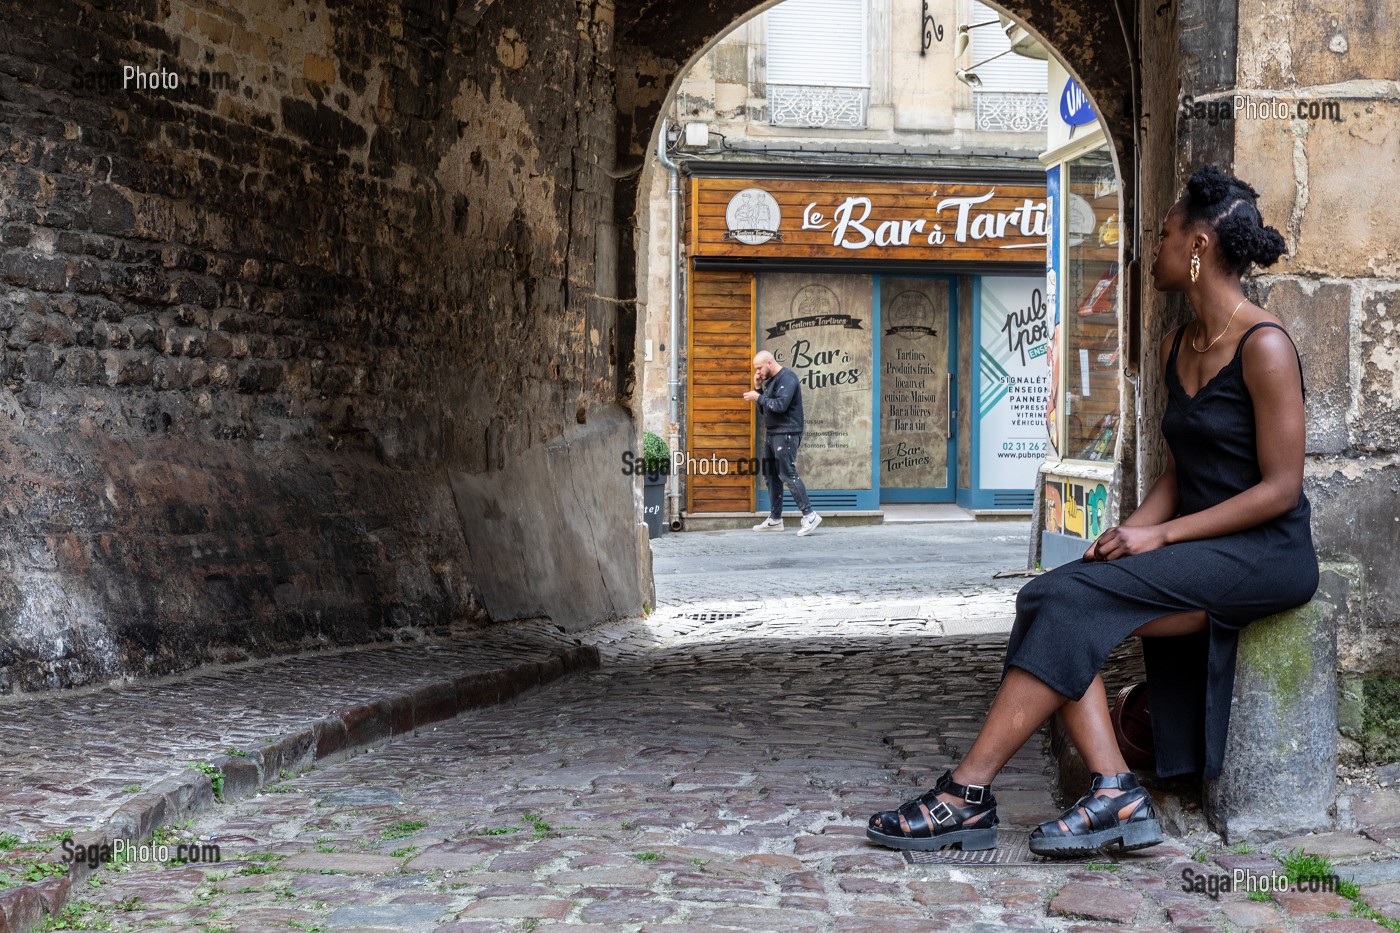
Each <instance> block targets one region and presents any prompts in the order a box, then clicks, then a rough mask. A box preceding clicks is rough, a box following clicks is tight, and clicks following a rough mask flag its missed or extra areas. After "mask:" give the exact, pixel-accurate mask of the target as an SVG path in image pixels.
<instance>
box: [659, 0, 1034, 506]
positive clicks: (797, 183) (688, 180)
mask: <svg viewBox="0 0 1400 933" xmlns="http://www.w3.org/2000/svg"><path fill="white" fill-rule="evenodd" d="M960 37H961V38H960ZM1024 39H1025V37H1024V36H1021V35H1017V34H1016V33H1014V32H1013V33H1012V34H1011V35H1008V34H1007V31H1006V30H1005V29H1004V28H1003V22H1002V21H1001V20H1000V19H999V18H998V16H997V15H996V14H995V13H993V12H992V11H990V10H989V9H988V8H986V7H983V6H982V5H981V4H977V3H971V2H966V0H957V2H949V3H944V4H939V5H934V4H928V5H925V4H922V3H914V2H911V0H788V2H786V3H783V4H780V5H779V6H777V7H773V8H771V9H770V10H769V11H768V12H766V13H764V14H762V15H760V16H758V17H755V18H753V19H750V20H748V21H747V22H745V23H743V24H741V25H740V26H739V27H738V28H736V29H735V30H734V31H733V32H731V33H730V34H729V35H727V36H726V37H725V38H724V39H722V40H721V41H720V42H719V43H718V44H717V45H716V46H715V47H713V48H712V49H711V50H710V51H709V52H708V53H706V54H705V55H704V56H702V57H701V58H700V59H699V60H698V61H697V62H696V63H695V64H694V66H693V67H692V69H691V70H690V72H689V73H688V75H687V76H686V78H685V79H684V80H683V82H682V83H681V85H680V87H679V90H678V92H677V95H676V99H675V108H674V111H673V113H672V114H671V120H672V121H673V124H674V126H675V133H676V139H675V143H674V146H673V156H674V158H675V159H676V160H677V162H678V163H679V165H680V167H681V171H682V174H683V176H684V177H683V179H682V183H683V193H684V197H683V199H682V200H683V204H684V214H685V216H684V218H683V221H682V226H683V230H684V237H685V243H684V253H685V256H684V260H683V262H682V263H681V266H682V270H683V279H682V281H681V285H680V288H681V289H682V295H683V296H684V300H683V301H682V308H683V310H682V318H683V320H682V321H681V322H680V328H679V330H680V332H681V334H682V335H683V336H682V338H681V340H680V341H678V349H679V351H680V353H681V358H680V361H679V362H680V386H679V388H680V393H681V395H682V396H683V403H682V404H680V405H679V406H678V407H679V412H678V414H679V418H678V421H679V422H680V425H679V426H678V429H677V431H676V432H675V433H674V434H672V435H671V436H673V437H675V438H676V439H677V442H678V444H679V446H680V447H682V448H683V452H682V453H683V458H682V459H681V460H680V461H678V462H682V463H684V464H685V465H686V469H684V470H682V471H680V473H679V476H678V478H677V482H678V485H679V486H680V487H682V488H681V489H680V490H678V491H679V492H680V493H681V496H680V497H679V499H678V500H677V503H676V504H677V506H679V507H680V508H683V509H684V511H685V512H686V513H687V514H690V515H703V514H709V515H715V514H725V513H743V512H752V511H753V510H755V509H764V508H767V507H768V502H767V494H766V491H765V490H764V489H762V488H761V482H760V481H758V480H757V478H756V477H755V476H754V475H753V471H752V470H751V469H747V468H746V467H748V466H750V465H751V459H752V457H753V455H754V450H755V445H756V439H757V436H758V429H757V425H756V424H755V421H754V411H753V406H752V405H751V404H750V403H746V402H744V401H743V400H742V398H740V396H741V394H742V392H743V391H745V390H746V389H747V388H748V386H749V383H750V381H751V371H750V358H751V357H752V355H753V353H754V352H755V351H756V350H758V349H770V350H772V351H773V352H774V353H775V355H776V356H777V357H778V358H779V359H780V360H781V361H782V362H783V363H784V365H788V366H791V367H792V368H793V369H794V370H795V371H797V372H798V374H799V377H800V378H801V379H802V380H803V386H804V400H805V401H806V407H807V413H808V433H807V436H806V438H805V439H804V441H803V452H802V456H801V465H802V470H803V473H804V478H805V479H806V481H807V484H808V487H809V490H811V491H812V492H813V498H814V502H815V503H816V505H817V507H818V508H822V509H828V510H841V511H858V512H869V511H876V510H878V509H880V508H881V506H882V504H888V503H895V502H957V503H958V504H960V505H963V506H965V507H967V508H971V509H977V510H982V509H987V510H993V509H1000V510H1029V509H1030V508H1031V506H1032V504H1033V499H1034V493H1035V487H1036V469H1037V467H1038V466H1039V464H1040V463H1041V461H1042V460H1043V459H1044V457H1045V453H1046V446H1047V441H1046V437H1045V432H1044V427H1043V418H1044V412H1045V401H1044V399H1045V396H1046V394H1047V393H1048V383H1049V379H1048V375H1047V371H1046V368H1045V361H1044V360H1043V358H1042V357H1043V354H1044V353H1045V345H1046V340H1047V338H1048V324H1047V322H1046V314H1047V311H1046V294H1047V292H1046V287H1045V284H1046V283H1045V278H1044V276H1045V268H1046V252H1045V247H1046V243H1047V241H1048V234H1049V214H1048V208H1047V204H1046V200H1045V170H1044V167H1043V165H1042V164H1041V162H1040V161H1039V158H1038V157H1039V155H1040V154H1041V153H1042V152H1043V151H1044V149H1045V139H1046V135H1045V134H1046V113H1047V110H1046V87H1047V85H1046V62H1045V60H1044V58H1043V57H1042V58H1033V57H1029V56H1027V55H1025V54H1021V52H1023V51H1025V50H1026V48H1027V47H1028V46H1029V45H1031V43H1028V42H1026V41H1024ZM1017 43H1019V47H1018V48H1019V50H1018V51H1013V49H1012V45H1013V44H1017ZM1041 54H1042V55H1043V52H1042V53H1041ZM960 72H962V73H964V74H965V73H967V72H971V73H972V74H973V77H972V78H970V79H968V80H961V79H960V78H959V73H960ZM666 184H667V179H666V177H665V175H664V173H660V172H658V173H655V175H654V176H653V178H652V179H651V187H650V190H651V193H652V200H651V203H652V205H654V206H653V209H652V211H651V214H650V216H651V230H650V233H651V236H650V244H651V249H650V250H649V251H648V252H647V253H646V259H647V261H648V263H647V268H648V282H649V284H650V286H651V287H649V288H648V296H649V301H648V303H647V305H646V307H645V315H644V320H645V324H644V328H645V333H644V336H645V340H644V351H643V356H644V365H643V382H642V385H643V393H642V396H643V401H642V410H643V420H644V426H645V427H647V428H648V429H650V430H653V431H656V432H657V433H659V434H663V435H666V434H671V432H670V428H671V425H670V424H669V423H668V421H669V418H668V413H667V403H668V392H667V389H668V385H667V382H668V373H667V366H668V363H669V360H668V354H669V352H670V348H669V347H667V346H666V340H667V335H668V333H669V320H668V306H667V300H666V296H667V295H668V293H669V289H670V285H669V281H668V265H667V264H668V262H669V255H670V253H669V247H668V243H667V235H668V233H669V230H668V227H669V217H668V215H667V213H666V211H665V210H664V207H663V206H664V204H665V191H666ZM1037 418H1039V419H1040V420H1039V421H1037Z"/></svg>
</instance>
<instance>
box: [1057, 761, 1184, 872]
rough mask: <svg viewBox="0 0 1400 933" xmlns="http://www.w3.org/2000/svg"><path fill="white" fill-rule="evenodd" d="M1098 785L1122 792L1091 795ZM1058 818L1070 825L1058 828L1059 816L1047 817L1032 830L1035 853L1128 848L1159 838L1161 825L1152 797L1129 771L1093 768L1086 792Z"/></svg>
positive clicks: (1152, 843)
mask: <svg viewBox="0 0 1400 933" xmlns="http://www.w3.org/2000/svg"><path fill="white" fill-rule="evenodd" d="M1101 788H1109V789H1110V790H1112V789H1117V790H1121V791H1123V793H1121V794H1119V795H1118V796H1116V797H1096V796H1094V792H1095V791H1097V790H1099V789H1101ZM1127 807H1132V808H1133V810H1132V812H1131V813H1129V814H1128V815H1127V816H1126V817H1120V816H1119V815H1118V814H1119V813H1120V812H1121V811H1122V810H1124V809H1125V808H1127ZM1059 819H1060V820H1063V821H1064V823H1065V825H1066V826H1068V827H1069V831H1068V832H1066V831H1065V830H1063V829H1061V828H1060V824H1059V821H1058V820H1049V821H1048V822H1045V823H1041V824H1040V825H1039V826H1038V827H1036V829H1035V830H1034V831H1033V832H1032V833H1031V838H1030V848H1031V851H1032V852H1034V853H1035V854H1036V855H1049V856H1060V857H1072V856H1076V855H1089V854H1091V853H1094V852H1101V851H1103V850H1104V849H1106V848H1108V847H1109V846H1117V847H1118V848H1120V849H1122V850H1123V851H1124V852H1131V851H1132V850H1134V849H1146V848H1147V847H1148V846H1155V845H1157V844H1158V843H1159V842H1161V841H1162V827H1161V826H1159V825H1158V824H1157V814H1156V811H1155V810H1153V809H1152V797H1151V795H1150V794H1148V793H1147V789H1146V788H1145V787H1143V786H1142V785H1141V784H1140V783H1138V779H1137V775H1135V774H1133V773H1132V772H1131V771H1124V772H1123V773H1122V774H1114V775H1112V776H1105V775H1102V774H1099V773H1098V772H1097V771H1096V772H1094V780H1093V782H1092V783H1091V784H1090V785H1089V793H1087V794H1085V795H1084V796H1083V797H1080V798H1079V800H1078V801H1077V802H1076V803H1075V805H1074V806H1072V807H1070V808H1069V809H1068V810H1066V811H1065V812H1064V813H1062V814H1060V817H1059Z"/></svg>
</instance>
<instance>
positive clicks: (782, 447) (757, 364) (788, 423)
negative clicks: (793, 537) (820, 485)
mask: <svg viewBox="0 0 1400 933" xmlns="http://www.w3.org/2000/svg"><path fill="white" fill-rule="evenodd" d="M753 378H754V385H756V386H761V388H762V391H761V392H755V391H753V390H750V391H748V392H745V393H744V398H745V399H746V400H747V401H750V402H757V403H758V407H759V410H760V411H762V412H763V479H764V482H765V483H767V485H768V510H769V515H768V518H767V519H766V520H764V521H762V522H759V523H758V524H757V525H754V526H753V530H754V531H782V530H783V484H784V483H786V484H787V488H788V489H789V490H790V491H791V492H792V498H793V500H794V501H795V502H796V503H797V507H798V508H799V509H801V510H802V520H801V521H800V522H799V523H798V529H797V534H798V536H799V537H800V536H803V535H809V534H811V533H812V532H814V531H816V530H817V526H818V525H820V524H821V523H822V517H821V516H820V515H818V514H817V513H816V512H814V511H812V503H811V502H810V501H808V499H807V486H806V485H805V484H804V483H803V482H802V477H800V476H798V475H797V447H798V445H799V444H800V443H802V432H803V430H804V429H805V428H806V423H805V422H804V421H803V418H802V385H801V384H800V383H799V382H798V381H797V373H795V372H793V371H792V370H791V369H788V368H787V367H786V366H783V365H781V364H779V363H778V361H777V360H775V359H773V354H771V353H769V352H768V351H767V350H760V351H759V352H758V355H757V356H755V357H754V358H753Z"/></svg>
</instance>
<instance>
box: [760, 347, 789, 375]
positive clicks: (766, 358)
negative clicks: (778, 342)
mask: <svg viewBox="0 0 1400 933" xmlns="http://www.w3.org/2000/svg"><path fill="white" fill-rule="evenodd" d="M782 368H783V367H782V366H781V365H779V363H778V361H777V360H775V359H773V354H772V353H769V352H768V351H767V350H759V351H758V352H757V353H755V354H754V358H753V372H754V376H756V377H757V378H759V379H771V378H772V377H773V376H776V375H777V374H778V373H779V371H781V370H782Z"/></svg>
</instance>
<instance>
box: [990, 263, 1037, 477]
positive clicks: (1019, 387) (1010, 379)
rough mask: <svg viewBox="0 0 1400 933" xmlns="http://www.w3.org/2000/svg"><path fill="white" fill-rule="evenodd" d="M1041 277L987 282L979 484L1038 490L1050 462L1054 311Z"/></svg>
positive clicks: (1013, 277) (999, 278)
mask: <svg viewBox="0 0 1400 933" xmlns="http://www.w3.org/2000/svg"><path fill="white" fill-rule="evenodd" d="M1044 289H1045V281H1044V280H1043V279H1041V278H1040V277H1038V276H984V277H983V278H982V280H981V292H980V294H981V300H980V311H979V314H980V319H979V321H978V324H979V332H980V335H981V337H980V340H979V343H980V346H979V347H978V348H977V351H978V357H979V358H978V363H979V367H980V371H981V380H980V383H981V384H980V387H979V388H980V393H979V395H980V404H979V406H978V411H977V419H978V420H977V424H978V435H977V436H978V477H977V479H978V483H977V484H978V486H979V487H980V488H982V489H1032V488H1034V487H1035V482H1036V471H1037V470H1038V469H1039V468H1040V464H1041V463H1042V462H1043V461H1044V460H1045V457H1046V453H1047V448H1048V443H1047V439H1046V435H1045V403H1046V399H1047V398H1049V395H1050V389H1051V379H1050V372H1049V370H1048V369H1047V367H1046V365H1045V364H1046V356H1047V354H1048V353H1049V350H1050V310H1049V304H1048V302H1047V300H1046V296H1045V291H1044Z"/></svg>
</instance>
